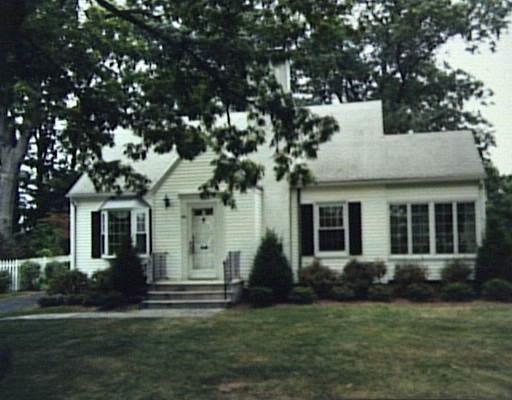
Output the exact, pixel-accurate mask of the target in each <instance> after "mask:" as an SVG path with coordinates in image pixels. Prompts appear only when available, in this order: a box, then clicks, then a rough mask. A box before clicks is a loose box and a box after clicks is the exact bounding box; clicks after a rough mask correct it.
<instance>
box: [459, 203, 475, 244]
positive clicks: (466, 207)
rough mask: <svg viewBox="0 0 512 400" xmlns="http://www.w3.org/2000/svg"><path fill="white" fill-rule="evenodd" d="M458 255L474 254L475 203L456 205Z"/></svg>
mask: <svg viewBox="0 0 512 400" xmlns="http://www.w3.org/2000/svg"><path fill="white" fill-rule="evenodd" d="M457 233H458V240H459V253H475V252H476V214H475V203H473V202H468V203H457Z"/></svg>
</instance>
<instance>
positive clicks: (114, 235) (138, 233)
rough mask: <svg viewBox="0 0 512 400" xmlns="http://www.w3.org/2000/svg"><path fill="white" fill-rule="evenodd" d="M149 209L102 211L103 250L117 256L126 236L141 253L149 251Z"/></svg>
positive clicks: (107, 253)
mask: <svg viewBox="0 0 512 400" xmlns="http://www.w3.org/2000/svg"><path fill="white" fill-rule="evenodd" d="M148 218H149V214H148V210H142V209H124V210H106V211H103V212H102V213H101V252H102V254H103V255H105V256H115V255H116V254H117V253H118V252H119V249H120V248H121V243H122V242H123V240H125V239H126V238H128V239H130V240H131V242H132V245H133V246H134V247H135V250H136V251H137V253H139V254H147V253H148V244H149V240H148V230H149V229H148Z"/></svg>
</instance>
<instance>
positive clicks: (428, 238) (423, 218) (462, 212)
mask: <svg viewBox="0 0 512 400" xmlns="http://www.w3.org/2000/svg"><path fill="white" fill-rule="evenodd" d="M389 216H390V252H391V254H397V255H399V254H414V255H421V254H474V253H475V252H476V248H477V237H476V229H477V226H476V208H475V202H471V201H466V202H431V203H401V204H391V205H390V206H389Z"/></svg>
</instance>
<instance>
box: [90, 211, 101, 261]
mask: <svg viewBox="0 0 512 400" xmlns="http://www.w3.org/2000/svg"><path fill="white" fill-rule="evenodd" d="M91 257H92V258H101V212H100V211H93V212H92V213H91Z"/></svg>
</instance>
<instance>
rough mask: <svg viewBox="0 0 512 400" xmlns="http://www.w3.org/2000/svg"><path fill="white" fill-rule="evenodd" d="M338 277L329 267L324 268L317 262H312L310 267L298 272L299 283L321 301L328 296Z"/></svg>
mask: <svg viewBox="0 0 512 400" xmlns="http://www.w3.org/2000/svg"><path fill="white" fill-rule="evenodd" d="M338 279H339V277H338V274H336V272H334V271H333V270H332V269H330V268H329V267H325V266H323V265H322V263H321V262H320V261H319V260H316V259H315V260H314V261H313V262H312V263H311V265H309V266H307V267H306V268H303V269H301V270H300V272H299V282H300V284H301V285H303V286H309V287H310V288H312V289H313V290H314V292H315V293H316V295H317V296H318V297H319V298H321V299H326V298H328V297H329V296H330V293H331V291H332V288H333V287H334V285H335V284H336V282H337V281H338Z"/></svg>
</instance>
